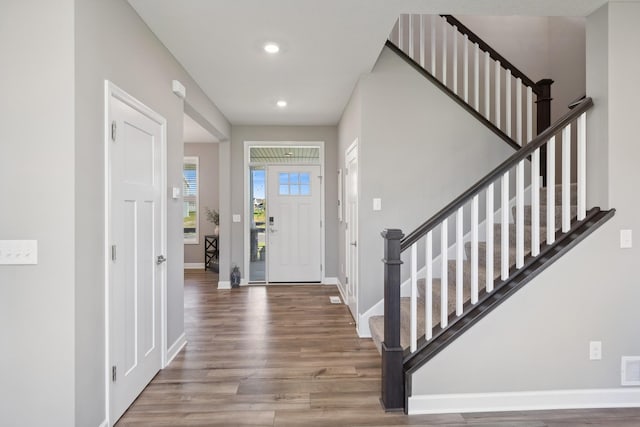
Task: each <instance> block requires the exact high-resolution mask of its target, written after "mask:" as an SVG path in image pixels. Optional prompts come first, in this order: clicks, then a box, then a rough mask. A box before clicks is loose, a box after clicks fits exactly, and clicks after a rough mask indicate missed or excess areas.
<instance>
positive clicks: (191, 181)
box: [182, 157, 199, 245]
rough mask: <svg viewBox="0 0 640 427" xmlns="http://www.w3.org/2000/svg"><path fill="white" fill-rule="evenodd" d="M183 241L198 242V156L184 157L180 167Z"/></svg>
mask: <svg viewBox="0 0 640 427" xmlns="http://www.w3.org/2000/svg"><path fill="white" fill-rule="evenodd" d="M182 176H183V181H182V183H183V184H182V187H183V188H182V195H183V218H184V243H185V244H195V245H197V244H198V236H199V234H198V224H199V218H198V190H199V188H198V187H199V185H198V158H197V157H185V158H184V162H183V167H182Z"/></svg>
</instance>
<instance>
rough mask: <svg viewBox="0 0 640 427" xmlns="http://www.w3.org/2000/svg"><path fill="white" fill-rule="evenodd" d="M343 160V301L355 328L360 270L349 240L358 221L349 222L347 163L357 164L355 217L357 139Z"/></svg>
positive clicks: (357, 316)
mask: <svg viewBox="0 0 640 427" xmlns="http://www.w3.org/2000/svg"><path fill="white" fill-rule="evenodd" d="M344 157H345V160H344V168H345V179H344V182H345V196H344V198H345V215H344V220H345V223H346V224H347V227H346V229H345V234H344V241H345V263H346V272H345V273H346V274H345V275H346V276H347V280H348V283H346V284H345V285H346V288H345V294H346V297H347V301H345V303H346V304H347V305H348V306H349V310H350V311H351V314H352V315H353V318H354V320H355V322H356V330H357V328H358V326H359V322H360V314H359V313H358V301H359V299H360V296H359V294H358V292H359V283H358V281H359V276H360V271H359V262H358V261H359V259H358V258H359V247H358V246H356V247H355V248H353V247H352V246H351V243H352V242H351V240H352V234H353V235H355V240H356V242H357V241H358V238H359V236H358V223H357V220H356V224H352V223H351V202H352V200H351V192H350V191H349V190H350V185H351V179H352V177H351V176H350V174H348V173H347V172H348V170H349V163H350V160H351V159H353V158H355V159H356V164H357V165H358V173H357V176H356V183H355V186H356V194H357V195H358V196H357V197H356V198H355V205H356V212H355V217H356V218H358V208H359V206H358V204H359V200H358V197H359V194H360V179H359V176H360V163H359V162H358V139H357V138H356V139H355V140H354V141H353V143H352V144H351V145H350V146H349V148H347V149H346V150H345V156H344ZM352 251H353V252H355V255H354V256H353V258H352V257H351V254H352ZM352 287H353V288H354V289H355V291H354V292H353V294H354V298H355V300H354V302H353V304H352V303H351V301H349V296H350V294H351V293H352V292H350V289H351V288H352Z"/></svg>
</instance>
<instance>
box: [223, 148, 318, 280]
mask: <svg viewBox="0 0 640 427" xmlns="http://www.w3.org/2000/svg"><path fill="white" fill-rule="evenodd" d="M260 146H262V147H318V148H319V149H320V163H319V164H320V175H321V176H322V179H321V180H320V220H321V221H322V228H321V230H320V257H321V262H322V271H321V272H320V273H321V277H320V283H324V280H325V273H326V269H327V253H326V250H325V247H326V246H325V238H326V230H327V222H326V218H325V191H326V190H325V182H326V181H327V179H326V174H325V169H324V167H325V142H324V141H281V140H276V141H244V144H243V150H244V153H243V157H242V159H243V165H242V170H243V172H242V173H243V176H242V180H243V183H244V184H243V189H244V190H243V194H244V195H243V199H244V200H243V204H242V205H243V206H244V208H243V213H242V218H244V221H243V233H244V236H243V242H244V251H243V254H242V258H243V262H242V264H243V265H244V271H245V272H244V274H245V276H247V277H248V276H249V268H250V258H251V254H250V251H251V242H250V241H249V239H250V238H251V233H250V230H249V227H250V219H249V216H248V214H247V213H248V212H249V190H250V189H249V180H248V179H247V177H248V176H249V166H250V161H249V160H250V159H249V153H250V148H251V147H260ZM264 165H265V171H266V169H267V166H269V165H271V166H275V165H276V164H275V163H265V164H264ZM285 165H294V163H286V164H285ZM305 165H307V166H308V165H311V163H309V164H305ZM265 175H267V174H265ZM266 180H268V177H266V176H265V197H266V196H267V194H266V192H267V186H268V183H267V181H266ZM268 210H269V204H268V203H267V211H268ZM267 215H268V212H267ZM267 239H268V236H267ZM268 258H269V251H268V250H267V260H266V261H265V282H264V284H265V285H268V284H269V262H268ZM218 288H219V289H221V288H220V287H218Z"/></svg>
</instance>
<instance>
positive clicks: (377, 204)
mask: <svg viewBox="0 0 640 427" xmlns="http://www.w3.org/2000/svg"><path fill="white" fill-rule="evenodd" d="M373 210H374V211H381V210H382V199H379V198H375V199H373Z"/></svg>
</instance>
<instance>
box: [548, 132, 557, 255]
mask: <svg viewBox="0 0 640 427" xmlns="http://www.w3.org/2000/svg"><path fill="white" fill-rule="evenodd" d="M555 241H556V137H555V136H552V137H551V139H549V142H548V143H547V244H548V245H550V244H552V243H553V242H555Z"/></svg>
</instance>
